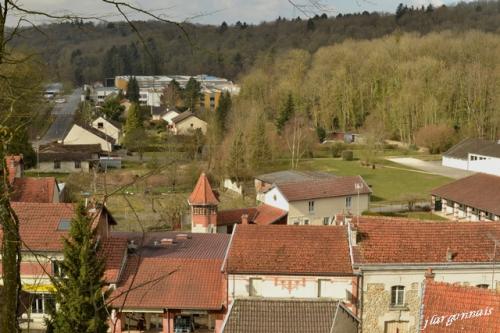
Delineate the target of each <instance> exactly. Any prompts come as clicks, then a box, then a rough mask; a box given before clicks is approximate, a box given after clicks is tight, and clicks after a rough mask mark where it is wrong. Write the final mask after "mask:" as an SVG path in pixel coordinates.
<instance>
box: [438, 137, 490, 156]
mask: <svg viewBox="0 0 500 333" xmlns="http://www.w3.org/2000/svg"><path fill="white" fill-rule="evenodd" d="M469 154H478V155H484V156H491V157H498V158H500V144H498V143H497V142H495V141H490V140H483V139H473V138H469V139H465V140H463V141H461V142H459V143H457V144H456V145H454V146H453V147H451V148H450V149H449V150H448V151H447V152H446V153H444V154H443V156H446V157H451V158H457V159H461V160H466V159H468V155H469Z"/></svg>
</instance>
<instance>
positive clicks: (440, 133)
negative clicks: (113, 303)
mask: <svg viewBox="0 0 500 333" xmlns="http://www.w3.org/2000/svg"><path fill="white" fill-rule="evenodd" d="M454 134H455V132H454V130H453V128H451V127H449V126H447V125H445V124H442V125H427V126H424V127H422V128H421V129H419V130H418V131H417V132H416V133H415V143H416V144H417V145H418V146H421V147H426V148H429V152H430V153H431V154H439V153H442V152H444V151H446V150H448V148H450V147H451V146H452V145H453V142H454V139H455V135H454Z"/></svg>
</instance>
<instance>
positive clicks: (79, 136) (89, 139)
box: [63, 125, 113, 151]
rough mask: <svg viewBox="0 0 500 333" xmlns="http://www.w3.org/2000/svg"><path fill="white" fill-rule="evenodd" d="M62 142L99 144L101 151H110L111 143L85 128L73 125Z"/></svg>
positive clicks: (69, 143)
mask: <svg viewBox="0 0 500 333" xmlns="http://www.w3.org/2000/svg"><path fill="white" fill-rule="evenodd" d="M63 144H66V145H82V144H86V145H89V144H100V145H101V149H102V150H103V151H111V150H112V148H113V147H112V144H111V143H110V142H108V141H106V140H104V139H102V138H100V137H98V136H97V135H94V134H93V133H91V132H89V131H87V130H86V129H84V128H82V127H80V126H78V125H73V127H72V128H71V130H70V131H69V133H68V134H67V135H66V137H65V138H64V142H63Z"/></svg>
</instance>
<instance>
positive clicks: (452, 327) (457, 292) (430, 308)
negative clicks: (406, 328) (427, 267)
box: [420, 281, 500, 333]
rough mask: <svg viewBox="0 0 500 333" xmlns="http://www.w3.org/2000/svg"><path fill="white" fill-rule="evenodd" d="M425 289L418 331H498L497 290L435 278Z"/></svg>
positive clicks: (499, 316) (499, 302) (442, 332)
mask: <svg viewBox="0 0 500 333" xmlns="http://www.w3.org/2000/svg"><path fill="white" fill-rule="evenodd" d="M424 288H425V289H424V292H423V299H422V319H421V320H422V321H421V322H420V329H421V332H424V333H454V332H474V333H490V332H500V293H499V292H498V291H493V290H490V289H481V288H476V287H464V286H459V285H452V284H448V283H439V282H434V281H426V283H425V287H424ZM433 317H434V318H433ZM436 318H438V319H436Z"/></svg>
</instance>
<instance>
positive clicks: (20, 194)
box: [10, 177, 59, 203]
mask: <svg viewBox="0 0 500 333" xmlns="http://www.w3.org/2000/svg"><path fill="white" fill-rule="evenodd" d="M12 188H13V191H12V194H11V197H10V199H11V201H17V202H40V203H43V202H46V203H51V202H53V201H54V194H55V193H54V190H56V191H57V181H56V179H55V178H54V177H45V178H32V177H27V178H15V179H14V181H13V183H12ZM57 195H59V194H57Z"/></svg>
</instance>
